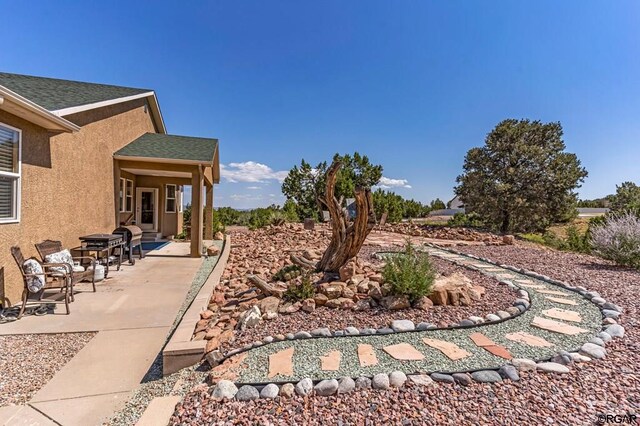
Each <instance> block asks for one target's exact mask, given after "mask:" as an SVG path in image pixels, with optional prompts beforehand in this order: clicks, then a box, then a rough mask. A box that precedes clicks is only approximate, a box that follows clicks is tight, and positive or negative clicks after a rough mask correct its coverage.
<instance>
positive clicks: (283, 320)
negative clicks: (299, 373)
mask: <svg viewBox="0 0 640 426" xmlns="http://www.w3.org/2000/svg"><path fill="white" fill-rule="evenodd" d="M375 250H377V251H380V250H382V251H385V250H387V248H380V247H376V248H375ZM371 252H372V253H373V250H371ZM367 260H370V259H367ZM431 260H432V262H433V264H434V265H435V267H436V269H437V270H438V272H440V273H441V274H445V275H450V274H453V273H455V272H459V273H462V274H464V275H465V276H467V277H468V278H470V279H471V281H472V283H473V284H474V285H480V286H483V287H484V288H485V290H486V293H485V295H484V297H483V298H482V300H480V301H476V302H473V304H472V305H471V306H437V305H436V306H432V307H431V308H429V310H427V311H423V310H420V309H414V308H411V309H402V310H398V311H389V310H387V309H383V308H375V309H369V310H366V311H352V310H342V309H338V310H336V309H330V308H325V307H318V308H316V310H315V311H313V312H309V313H307V312H302V311H299V312H296V313H293V314H289V315H280V316H279V317H278V318H277V319H275V320H273V321H262V322H260V323H258V324H257V325H256V326H255V327H252V328H248V329H246V330H243V331H240V330H237V331H236V334H235V336H234V337H235V339H234V340H233V341H231V342H225V344H224V345H223V348H224V349H225V350H230V349H234V348H239V347H242V346H244V345H246V344H248V343H253V342H255V341H257V340H261V339H262V338H264V337H265V336H269V335H271V336H273V335H276V334H287V333H295V332H297V331H300V330H311V329H314V328H320V327H327V328H329V329H331V330H342V329H344V328H346V327H350V326H351V327H356V328H382V327H386V326H388V325H389V323H390V322H391V321H393V320H395V319H400V318H402V319H409V320H412V321H413V322H415V323H416V324H417V323H419V322H428V323H432V324H436V325H441V326H446V325H448V324H452V323H457V322H459V321H460V320H462V319H464V318H468V317H469V316H472V315H475V316H480V317H484V316H485V315H487V314H489V313H494V312H496V311H499V310H503V309H505V308H507V307H509V306H511V305H512V304H513V301H514V300H515V299H516V296H515V294H514V293H513V291H511V290H509V288H508V287H507V286H502V285H498V280H496V279H493V278H491V277H488V276H486V275H484V274H481V273H480V272H477V271H472V270H469V269H467V268H464V267H462V266H457V265H454V264H453V263H451V262H447V261H445V260H442V259H438V258H436V257H432V258H431Z"/></svg>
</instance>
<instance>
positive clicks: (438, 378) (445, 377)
mask: <svg viewBox="0 0 640 426" xmlns="http://www.w3.org/2000/svg"><path fill="white" fill-rule="evenodd" d="M430 377H431V379H432V380H433V381H434V382H441V383H455V380H454V379H453V376H450V375H449V374H442V373H431V375H430Z"/></svg>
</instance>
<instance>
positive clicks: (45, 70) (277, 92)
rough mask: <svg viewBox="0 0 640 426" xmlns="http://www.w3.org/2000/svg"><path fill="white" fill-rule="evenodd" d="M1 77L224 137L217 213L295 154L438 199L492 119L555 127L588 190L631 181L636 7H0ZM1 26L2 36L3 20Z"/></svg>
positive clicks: (275, 181) (637, 102) (266, 182)
mask: <svg viewBox="0 0 640 426" xmlns="http://www.w3.org/2000/svg"><path fill="white" fill-rule="evenodd" d="M0 8H1V10H2V12H3V16H5V18H7V17H10V19H8V20H7V19H5V24H4V25H0V40H2V53H1V54H0V70H3V71H7V72H16V73H24V74H33V75H42V76H51V77H58V78H67V79H75V80H83V81H93V82H101V83H111V84H119V85H126V86H133V87H145V88H152V89H154V90H156V92H157V95H158V98H159V101H160V105H161V108H162V112H163V115H164V118H165V121H166V123H167V127H168V130H169V132H170V133H175V134H186V135H194V136H207V137H216V138H219V139H220V143H221V145H220V148H221V150H220V153H221V157H220V158H221V162H222V163H223V164H224V166H225V167H224V178H223V180H222V182H221V184H220V185H219V187H217V189H216V204H217V205H218V206H222V205H231V206H235V207H241V208H246V207H253V206H260V205H268V204H270V203H271V202H277V203H278V202H279V203H281V202H282V201H283V198H282V195H281V193H280V184H279V180H281V179H282V177H283V176H284V174H285V173H284V172H285V171H286V170H288V169H289V168H291V167H292V166H293V165H294V164H297V163H299V162H300V159H301V158H303V157H304V158H305V159H307V160H308V161H310V162H312V163H317V162H319V161H322V160H328V159H330V158H331V156H332V155H333V153H335V152H341V153H347V152H353V151H359V152H361V153H366V154H368V155H369V157H370V158H371V160H372V161H373V162H376V163H381V164H383V166H384V176H385V177H386V178H388V179H389V180H388V181H386V182H387V183H388V186H391V187H393V188H394V190H396V192H398V193H400V194H402V195H403V196H405V197H413V198H415V199H418V200H421V201H429V200H431V199H433V198H435V197H440V198H442V199H445V201H446V199H448V198H450V197H451V196H452V187H453V186H454V184H455V178H456V176H457V175H458V174H459V173H460V172H461V168H462V161H463V157H464V154H465V153H466V151H467V150H468V149H469V148H471V147H474V146H479V145H481V144H482V143H483V140H484V137H485V135H486V134H487V133H488V132H489V131H490V130H491V129H492V128H493V127H494V126H495V125H496V124H497V123H498V122H499V121H500V120H502V119H505V118H530V119H540V120H543V121H560V122H561V123H562V125H563V127H564V131H565V141H566V143H567V148H568V151H570V152H575V153H577V154H578V157H579V158H580V159H581V160H582V162H583V164H584V166H585V167H586V168H587V170H588V171H589V177H588V178H587V180H586V182H585V184H584V186H583V188H582V189H581V190H580V194H581V196H582V197H584V198H593V197H599V196H603V195H605V194H608V193H611V192H613V191H614V190H615V184H616V183H620V182H622V181H624V180H633V181H636V182H638V181H640V164H639V160H638V159H640V25H638V23H639V22H640V2H637V1H616V2H611V1H585V0H580V1H562V2H557V1H535V2H534V1H531V2H514V1H503V2H470V1H438V2H432V1H384V2H381V1H372V0H367V1H313V2H311V1H299V0H295V1H265V0H259V1H242V2H237V1H227V2H197V1H193V2H180V3H177V2H167V1H153V2H150V1H148V2H147V1H144V2H143V1H139V2H130V1H109V2H80V1H77V2H71V1H64V0H59V1H56V2H49V1H32V2H15V1H9V0H0ZM8 23H10V25H9V24H8Z"/></svg>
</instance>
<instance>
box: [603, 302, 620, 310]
mask: <svg viewBox="0 0 640 426" xmlns="http://www.w3.org/2000/svg"><path fill="white" fill-rule="evenodd" d="M602 307H603V308H604V309H607V310H609V311H616V312H620V313H622V312H624V309H622V307H621V306H618V305H615V304H613V303H610V302H607V303H605V304H604V305H602Z"/></svg>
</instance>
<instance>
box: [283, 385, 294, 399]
mask: <svg viewBox="0 0 640 426" xmlns="http://www.w3.org/2000/svg"><path fill="white" fill-rule="evenodd" d="M295 391H296V387H295V386H294V385H293V383H285V384H284V385H282V387H281V388H280V396H284V397H287V398H290V397H292V396H293V394H294V393H295Z"/></svg>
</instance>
